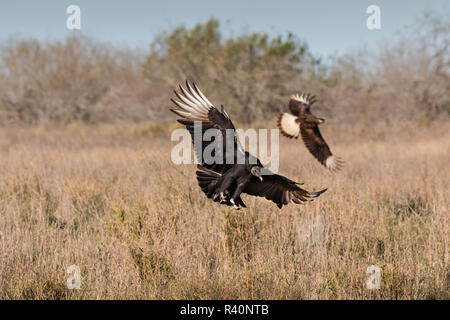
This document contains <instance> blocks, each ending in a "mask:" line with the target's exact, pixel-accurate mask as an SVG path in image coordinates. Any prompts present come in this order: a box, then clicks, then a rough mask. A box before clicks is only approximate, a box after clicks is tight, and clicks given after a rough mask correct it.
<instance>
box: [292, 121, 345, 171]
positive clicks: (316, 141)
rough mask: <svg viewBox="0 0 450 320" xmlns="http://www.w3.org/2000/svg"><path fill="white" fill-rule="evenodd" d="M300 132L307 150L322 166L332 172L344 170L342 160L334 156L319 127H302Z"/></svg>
mask: <svg viewBox="0 0 450 320" xmlns="http://www.w3.org/2000/svg"><path fill="white" fill-rule="evenodd" d="M300 131H301V135H302V139H303V142H304V143H305V146H306V148H308V150H309V152H311V154H312V155H313V156H314V157H315V158H316V159H317V160H319V162H320V163H321V164H323V165H324V166H325V167H327V168H328V169H330V170H339V169H341V168H342V165H343V163H342V160H340V159H339V158H335V157H334V156H333V154H332V153H331V151H330V148H329V147H328V144H327V143H326V142H325V140H324V139H323V137H322V135H321V134H320V131H319V127H318V126H317V125H316V126H314V127H313V128H305V127H301V128H300Z"/></svg>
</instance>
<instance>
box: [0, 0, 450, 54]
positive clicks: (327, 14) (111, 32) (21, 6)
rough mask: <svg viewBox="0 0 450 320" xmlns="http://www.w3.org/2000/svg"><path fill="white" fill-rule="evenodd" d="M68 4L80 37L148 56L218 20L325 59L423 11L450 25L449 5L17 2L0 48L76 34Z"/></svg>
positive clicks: (245, 0)
mask: <svg viewBox="0 0 450 320" xmlns="http://www.w3.org/2000/svg"><path fill="white" fill-rule="evenodd" d="M70 4H76V5H79V6H80V7H81V24H82V28H81V29H82V30H81V31H82V33H83V34H85V35H88V36H91V37H93V38H95V39H99V40H103V41H107V42H111V43H113V44H116V45H127V46H129V47H131V48H135V47H139V48H144V49H146V48H148V46H149V44H150V42H151V41H152V40H153V39H154V37H155V36H156V35H157V34H158V33H160V32H162V31H168V30H171V29H172V28H174V27H176V26H179V25H185V26H187V27H192V26H193V25H194V24H196V23H197V22H205V21H206V20H208V19H209V18H210V17H215V18H218V19H219V21H220V22H221V25H222V29H223V33H224V35H225V36H227V35H230V34H240V33H242V32H245V31H260V32H268V33H270V34H274V35H276V34H286V33H287V32H292V33H294V34H296V35H297V36H298V37H299V38H300V39H303V40H306V41H307V43H308V44H309V46H310V49H311V51H312V52H313V53H315V54H320V55H322V56H326V55H328V54H332V53H335V52H337V53H345V52H349V51H351V50H353V49H356V48H358V47H361V46H362V45H367V46H368V47H369V48H374V47H375V46H376V45H378V44H380V43H381V42H382V41H383V40H386V41H389V40H390V39H392V38H393V36H394V34H395V32H396V31H398V30H400V29H401V28H402V27H403V26H404V25H405V24H410V23H413V22H414V19H415V18H416V17H418V16H420V14H421V13H422V12H424V10H431V11H433V12H436V13H439V14H443V15H445V16H447V17H449V18H450V1H448V0H432V1H425V0H409V1H407V0H342V1H331V0H328V1H325V0H315V1H303V0H296V1H289V0H275V1H263V0H259V1H257V0H227V1H225V0H220V1H216V0H184V1H180V0H165V1H158V2H157V1H141V0H127V1H107V0H70V1H66V0H40V1H31V0H29V1H23V0H14V1H8V2H6V1H2V3H1V4H0V41H1V40H5V39H8V38H10V37H14V36H17V35H20V36H22V37H26V38H29V37H33V38H38V39H41V40H45V39H50V40H54V39H63V38H64V37H65V36H67V35H68V34H70V33H72V32H74V31H69V30H67V29H66V19H67V17H68V15H67V14H66V8H67V7H68V6H69V5H70ZM371 4H376V5H378V6H379V7H380V8H381V27H382V29H381V30H372V31H371V30H368V29H367V28H366V19H367V16H368V14H366V8H367V7H368V6H369V5H371ZM75 32H76V31H75Z"/></svg>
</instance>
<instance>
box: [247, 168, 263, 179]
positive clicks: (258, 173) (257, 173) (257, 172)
mask: <svg viewBox="0 0 450 320" xmlns="http://www.w3.org/2000/svg"><path fill="white" fill-rule="evenodd" d="M250 172H251V173H252V175H254V176H255V177H257V178H259V180H260V181H263V177H262V175H261V169H260V167H258V166H254V167H253V168H252V169H251V170H250Z"/></svg>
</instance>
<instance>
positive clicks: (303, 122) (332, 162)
mask: <svg viewBox="0 0 450 320" xmlns="http://www.w3.org/2000/svg"><path fill="white" fill-rule="evenodd" d="M314 102H316V98H315V96H311V95H310V94H301V95H298V94H295V95H293V96H291V99H290V101H289V111H290V112H289V113H288V112H282V113H281V114H280V116H279V117H278V128H279V129H280V131H281V133H282V134H283V135H285V136H286V137H288V138H290V139H292V138H295V139H297V138H298V137H299V136H300V135H301V136H302V139H303V142H304V143H305V145H306V148H308V150H309V152H311V154H312V155H313V156H314V157H315V158H316V159H317V160H319V162H320V163H321V164H323V165H324V166H325V167H327V168H328V169H330V170H331V171H338V170H340V169H341V168H342V166H343V164H344V163H343V161H342V160H341V159H340V158H335V157H334V156H333V154H332V153H331V151H330V148H329V147H328V144H327V143H326V142H325V140H324V139H323V137H322V135H321V134H320V131H319V126H318V125H319V124H321V123H324V122H325V120H324V119H321V118H317V117H316V116H314V115H313V114H312V113H311V106H312V105H313V104H314Z"/></svg>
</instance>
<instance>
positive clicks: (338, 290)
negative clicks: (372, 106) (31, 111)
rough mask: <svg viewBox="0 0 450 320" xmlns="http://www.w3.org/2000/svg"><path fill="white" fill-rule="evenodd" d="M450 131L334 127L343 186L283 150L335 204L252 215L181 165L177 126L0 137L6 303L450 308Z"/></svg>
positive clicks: (298, 146) (255, 207) (288, 169)
mask: <svg viewBox="0 0 450 320" xmlns="http://www.w3.org/2000/svg"><path fill="white" fill-rule="evenodd" d="M268 126H269V127H270V125H268ZM149 128H150V129H149ZM449 129H450V128H449V125H448V123H447V124H443V125H440V126H434V127H422V128H420V127H417V126H413V125H411V124H396V125H395V126H374V127H373V128H371V129H370V130H369V129H367V128H366V127H358V126H356V127H352V128H348V129H345V128H333V127H332V126H330V125H328V126H324V128H323V134H324V136H325V137H326V139H327V140H328V142H329V144H330V145H331V146H332V149H333V150H334V152H335V153H336V154H337V155H341V156H342V157H343V158H344V159H345V160H346V167H345V169H344V170H343V171H342V172H340V173H337V174H332V173H329V172H327V171H326V170H325V169H324V168H322V167H321V166H320V165H319V164H317V163H316V161H314V160H313V158H312V156H311V155H310V154H309V153H308V152H307V151H306V149H305V147H304V146H303V145H302V143H301V142H299V141H288V140H286V139H281V151H280V164H281V169H280V173H281V174H284V175H286V176H288V177H290V178H293V179H296V180H297V181H302V182H305V187H306V188H308V189H310V190H317V189H318V188H323V187H328V188H329V190H328V191H327V192H326V193H325V194H323V195H322V196H321V197H320V198H318V199H317V200H316V201H314V202H312V203H309V204H307V205H302V206H296V205H293V204H290V205H289V206H287V207H285V208H283V209H282V210H278V208H277V207H276V205H275V204H273V203H271V202H268V201H267V200H265V199H261V198H254V197H249V196H244V201H245V202H246V203H247V205H248V207H249V208H248V209H247V210H245V211H239V212H236V211H232V210H230V209H228V208H227V207H225V206H220V205H218V204H215V203H212V202H211V201H209V200H207V199H206V197H205V196H204V195H203V194H202V193H201V191H200V189H199V187H198V186H197V183H196V179H195V174H194V172H195V168H194V165H181V166H175V165H174V164H172V163H171V161H170V150H171V144H170V142H169V138H168V135H167V129H165V127H164V126H159V127H158V126H156V125H148V126H143V125H142V126H136V125H114V126H113V125H99V126H95V127H86V126H83V125H79V124H72V125H69V126H67V127H65V128H60V129H51V130H44V129H42V128H28V129H18V128H16V129H1V130H0V168H2V169H1V170H0V240H1V241H0V298H1V299H99V298H101V299H112V298H120V299H131V298H133V299H134V298H136V299H169V298H170V299H183V298H188V299H224V298H226V299H235V298H242V299H258V298H259V299H316V298H317V299H448V298H449V296H448V292H449V291H448V286H449V265H448V258H449V238H450V237H449V230H450V228H449V199H450V195H449V190H450V171H449V166H448V160H449V158H448V154H449V151H450V137H449V136H448V131H449ZM73 264H75V265H78V266H79V267H80V269H81V289H80V290H69V289H67V287H66V280H67V278H68V277H69V276H68V275H67V274H66V269H67V267H68V266H70V265H73ZM372 264H375V265H377V266H379V267H380V268H381V271H382V273H381V288H380V290H368V289H367V288H366V285H365V281H366V279H367V278H368V277H369V275H368V274H366V269H367V267H368V266H369V265H372Z"/></svg>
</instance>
